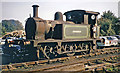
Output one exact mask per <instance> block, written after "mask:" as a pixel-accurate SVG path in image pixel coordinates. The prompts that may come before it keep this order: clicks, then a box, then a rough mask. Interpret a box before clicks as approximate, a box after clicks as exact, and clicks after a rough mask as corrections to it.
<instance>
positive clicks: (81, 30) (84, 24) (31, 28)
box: [25, 5, 100, 59]
mask: <svg viewBox="0 0 120 73" xmlns="http://www.w3.org/2000/svg"><path fill="white" fill-rule="evenodd" d="M32 7H33V17H31V16H30V17H29V18H28V19H27V21H26V24H25V32H26V39H27V40H29V41H30V42H31V44H32V45H33V46H34V47H35V48H36V50H37V54H36V55H37V58H38V59H39V58H40V56H41V55H40V53H41V52H42V53H43V55H44V57H45V58H47V59H50V58H54V57H56V56H58V55H61V54H66V55H68V56H73V55H75V54H76V53H80V54H89V53H90V51H91V50H92V49H96V42H97V41H99V40H100V39H98V37H99V34H100V27H99V26H97V30H96V38H95V39H94V38H93V29H92V28H93V26H94V25H95V24H97V16H98V15H99V12H93V11H85V10H71V11H67V12H65V13H64V14H62V13H61V12H56V13H55V17H54V20H44V19H42V18H40V17H38V7H39V6H38V5H33V6H32ZM63 15H65V16H66V21H64V20H63ZM40 51H41V52H40Z"/></svg>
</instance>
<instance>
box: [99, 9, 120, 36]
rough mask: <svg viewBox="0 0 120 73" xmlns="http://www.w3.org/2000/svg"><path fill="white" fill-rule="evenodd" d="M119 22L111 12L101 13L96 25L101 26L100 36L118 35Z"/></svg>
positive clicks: (119, 31) (119, 30)
mask: <svg viewBox="0 0 120 73" xmlns="http://www.w3.org/2000/svg"><path fill="white" fill-rule="evenodd" d="M119 24H120V22H119V18H117V17H116V16H115V15H114V14H113V13H112V12H111V11H107V12H106V11H105V12H103V15H102V16H101V18H100V19H99V22H98V25H100V26H101V35H104V36H106V35H107V36H108V35H116V34H119V33H120V29H119V27H120V25H119Z"/></svg>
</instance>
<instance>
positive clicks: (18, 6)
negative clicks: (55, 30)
mask: <svg viewBox="0 0 120 73" xmlns="http://www.w3.org/2000/svg"><path fill="white" fill-rule="evenodd" d="M0 1H1V2H0V20H9V19H15V20H19V21H20V22H22V24H23V26H25V21H26V19H27V18H28V17H29V15H30V14H31V16H33V9H32V5H34V4H37V5H39V12H38V16H39V17H40V18H42V19H45V20H54V14H55V12H57V11H60V12H62V13H64V12H66V11H70V10H76V9H80V10H87V11H96V12H100V15H99V17H100V16H101V15H102V13H103V12H104V11H108V10H110V11H112V12H113V13H114V14H115V16H117V17H118V14H119V13H120V12H119V13H118V11H119V10H118V2H119V0H0Z"/></svg>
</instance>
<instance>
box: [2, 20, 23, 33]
mask: <svg viewBox="0 0 120 73" xmlns="http://www.w3.org/2000/svg"><path fill="white" fill-rule="evenodd" d="M2 27H3V29H4V27H5V29H6V32H12V31H14V30H23V25H22V23H21V22H19V21H18V20H2Z"/></svg>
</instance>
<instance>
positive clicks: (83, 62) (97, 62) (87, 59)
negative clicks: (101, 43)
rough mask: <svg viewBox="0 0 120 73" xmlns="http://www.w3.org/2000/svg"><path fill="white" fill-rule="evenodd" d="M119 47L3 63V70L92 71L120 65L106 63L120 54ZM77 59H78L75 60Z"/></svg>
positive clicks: (117, 63) (119, 63)
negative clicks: (47, 58) (84, 53)
mask: <svg viewBox="0 0 120 73" xmlns="http://www.w3.org/2000/svg"><path fill="white" fill-rule="evenodd" d="M119 49H120V47H112V48H104V49H98V50H95V51H94V52H91V54H87V55H77V56H72V57H62V58H55V59H50V60H38V61H31V62H24V63H14V64H9V65H2V71H17V70H18V71H19V69H20V68H22V70H23V69H24V70H25V71H26V72H39V71H70V70H71V71H90V70H96V68H97V69H104V68H106V67H108V66H117V65H120V62H114V63H106V62H107V61H108V60H112V59H113V58H115V57H119V56H120V55H119V54H116V53H118V52H119ZM110 54H111V55H110ZM114 54H115V55H114ZM101 55H104V56H105V57H103V56H102V57H99V56H101ZM92 57H94V58H92ZM75 59H76V61H74V60H75ZM67 61H70V62H71V63H68V64H65V63H64V62H67ZM72 61H73V62H72ZM56 63H60V65H54V64H56ZM61 63H62V64H61ZM36 66H41V67H39V68H38V69H36V68H34V67H36ZM31 68H34V69H31ZM74 68H75V69H74ZM27 69H28V71H27ZM72 69H74V70H72ZM22 70H20V71H22Z"/></svg>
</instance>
